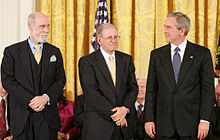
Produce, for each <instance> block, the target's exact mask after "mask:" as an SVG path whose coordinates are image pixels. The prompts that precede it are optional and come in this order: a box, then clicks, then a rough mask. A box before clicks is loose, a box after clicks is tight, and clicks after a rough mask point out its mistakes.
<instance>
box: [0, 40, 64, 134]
mask: <svg viewBox="0 0 220 140" xmlns="http://www.w3.org/2000/svg"><path fill="white" fill-rule="evenodd" d="M43 45H44V46H43V53H42V58H41V61H42V69H41V71H42V72H41V73H42V76H41V89H40V90H41V93H38V95H42V94H44V93H45V94H47V95H48V96H49V98H50V105H46V106H45V108H44V110H43V114H44V118H45V120H46V121H47V123H48V125H49V127H50V128H52V129H59V128H60V118H59V114H58V108H57V98H58V96H59V95H60V94H61V93H62V90H63V87H64V85H65V82H66V79H65V72H64V68H63V60H62V56H61V53H60V51H59V49H58V48H56V47H55V46H53V45H51V44H48V43H44V44H43ZM28 49H30V47H29V44H28V41H27V40H25V41H23V42H19V43H16V44H13V45H11V46H9V47H6V48H5V50H4V57H3V60H2V65H1V74H2V84H3V87H4V88H5V89H6V91H7V92H8V94H9V96H10V100H9V107H10V118H11V120H10V121H11V123H10V124H11V127H10V129H11V133H12V135H19V134H20V133H21V132H22V130H23V128H24V126H25V124H26V121H27V119H28V116H29V113H30V110H31V109H30V107H29V106H28V104H29V101H30V100H31V99H32V98H34V97H35V95H34V92H35V93H36V91H35V89H34V81H33V74H32V69H31V62H30V59H29V52H30V50H28ZM51 56H55V57H56V61H53V62H52V61H51ZM53 58H54V57H53Z"/></svg>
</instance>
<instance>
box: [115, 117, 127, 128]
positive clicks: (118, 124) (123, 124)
mask: <svg viewBox="0 0 220 140" xmlns="http://www.w3.org/2000/svg"><path fill="white" fill-rule="evenodd" d="M116 125H117V126H121V127H124V126H125V127H127V126H128V123H127V120H126V119H125V118H124V119H122V121H118V122H116Z"/></svg>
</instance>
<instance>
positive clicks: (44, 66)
mask: <svg viewBox="0 0 220 140" xmlns="http://www.w3.org/2000/svg"><path fill="white" fill-rule="evenodd" d="M43 45H44V46H43V51H42V52H43V53H42V58H41V61H42V77H41V83H43V80H44V78H45V76H46V74H47V69H48V68H47V67H48V66H49V60H50V58H49V57H50V51H49V47H48V46H47V43H44V44H43Z"/></svg>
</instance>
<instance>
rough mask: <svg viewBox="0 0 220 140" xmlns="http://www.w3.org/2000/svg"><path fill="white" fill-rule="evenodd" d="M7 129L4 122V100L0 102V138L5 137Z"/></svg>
mask: <svg viewBox="0 0 220 140" xmlns="http://www.w3.org/2000/svg"><path fill="white" fill-rule="evenodd" d="M6 132H7V128H6V120H5V100H4V99H2V100H1V104H0V138H3V137H5V136H6Z"/></svg>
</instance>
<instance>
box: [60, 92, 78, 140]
mask: <svg viewBox="0 0 220 140" xmlns="http://www.w3.org/2000/svg"><path fill="white" fill-rule="evenodd" d="M58 109H59V115H60V118H61V129H60V131H59V132H58V137H57V140H75V139H76V138H77V137H78V136H79V134H80V130H79V129H77V128H76V126H75V125H74V123H73V120H74V117H75V116H74V102H72V101H68V100H66V98H65V97H64V96H63V94H61V95H60V97H59V98H58Z"/></svg>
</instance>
